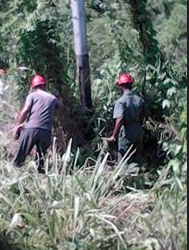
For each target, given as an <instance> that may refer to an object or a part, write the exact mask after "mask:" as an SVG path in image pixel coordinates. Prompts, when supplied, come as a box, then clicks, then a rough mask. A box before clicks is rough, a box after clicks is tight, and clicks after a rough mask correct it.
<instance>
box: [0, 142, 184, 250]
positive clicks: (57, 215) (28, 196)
mask: <svg viewBox="0 0 189 250" xmlns="http://www.w3.org/2000/svg"><path fill="white" fill-rule="evenodd" d="M54 148H55V147H54ZM70 150H71V143H70V144H69V146H68V149H67V151H66V153H65V154H64V155H63V156H60V155H58V154H57V152H56V151H53V154H52V156H50V155H49V158H48V160H47V162H46V175H44V176H39V175H38V174H37V173H36V170H35V168H36V166H35V163H34V162H28V163H27V164H26V165H25V167H27V171H25V169H21V170H14V169H10V166H9V164H8V163H6V162H4V164H1V168H0V171H1V172H0V214H1V217H0V223H1V229H0V232H1V234H3V235H6V237H5V239H8V243H9V244H12V245H13V246H14V245H15V244H17V245H19V247H20V249H28V250H29V249H32V250H34V249H37V250H43V249H49V250H51V249H52V250H55V249H62V250H63V249H67V250H72V249H83V250H89V249H94V250H97V249H99V250H100V249H102V250H108V249H112V250H114V249H121V250H125V249H129V250H141V249H145V250H151V249H157V250H159V249H162V247H164V246H166V249H177V250H179V249H185V247H186V237H187V233H186V199H185V195H186V192H187V190H186V183H184V182H183V181H182V179H179V178H178V175H177V172H176V171H175V172H174V173H175V174H174V176H172V177H170V176H169V170H170V167H171V166H170V165H169V166H168V167H167V168H166V169H164V170H162V173H159V179H158V181H157V182H156V183H155V185H154V187H153V188H152V189H151V190H146V191H142V190H135V189H133V188H131V187H129V186H127V188H128V189H130V190H131V192H129V193H121V190H122V189H123V188H124V186H125V184H126V183H125V182H124V179H125V177H128V176H130V175H129V174H128V173H127V172H125V163H126V161H127V160H128V158H129V157H128V158H127V159H126V161H122V162H120V164H119V165H115V166H114V168H112V169H107V158H108V154H104V152H103V151H102V152H101V153H100V155H99V157H98V159H97V161H94V165H89V162H88V161H86V163H85V165H84V166H83V167H82V168H80V169H78V168H77V160H78V156H79V151H78V152H77V154H76V155H75V156H74V155H73V154H72V153H71V151H70ZM1 163H2V162H1ZM51 164H52V166H53V167H52V168H51V169H50V170H48V167H49V166H50V165H51ZM130 177H131V176H130ZM126 185H127V184H126ZM160 216H161V220H160Z"/></svg>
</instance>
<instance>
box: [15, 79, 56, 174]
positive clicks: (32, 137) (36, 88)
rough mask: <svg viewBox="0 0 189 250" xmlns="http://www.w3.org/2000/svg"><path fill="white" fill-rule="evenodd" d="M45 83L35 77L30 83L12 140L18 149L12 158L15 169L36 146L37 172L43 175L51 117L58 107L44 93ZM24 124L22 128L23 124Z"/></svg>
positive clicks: (54, 99) (48, 144) (52, 98)
mask: <svg viewBox="0 0 189 250" xmlns="http://www.w3.org/2000/svg"><path fill="white" fill-rule="evenodd" d="M46 85H47V83H46V81H45V79H44V78H43V77H42V76H41V75H35V76H34V77H33V78H32V80H31V82H30V87H31V92H30V93H29V95H28V96H27V98H26V101H25V105H24V107H23V109H22V111H21V112H20V114H19V115H18V121H17V124H16V126H15V129H14V138H15V139H19V147H18V150H17V153H16V155H15V157H14V160H13V164H14V166H15V167H21V166H22V165H23V163H24V161H25V159H26V157H27V156H28V155H29V153H30V152H31V150H32V149H33V147H34V146H36V150H37V154H36V160H37V166H38V171H39V172H41V173H44V159H43V156H44V155H45V153H46V150H47V149H48V147H49V146H50V143H51V129H52V117H53V113H54V111H55V110H56V109H57V108H58V107H59V101H58V99H57V98H56V97H55V96H54V95H52V94H51V93H48V92H47V91H46ZM25 121H26V124H25V125H24V126H23V123H24V122H25Z"/></svg>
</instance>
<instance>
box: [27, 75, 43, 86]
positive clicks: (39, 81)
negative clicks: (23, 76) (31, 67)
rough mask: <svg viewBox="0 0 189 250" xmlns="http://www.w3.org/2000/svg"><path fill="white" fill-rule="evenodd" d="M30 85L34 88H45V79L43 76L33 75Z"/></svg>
mask: <svg viewBox="0 0 189 250" xmlns="http://www.w3.org/2000/svg"><path fill="white" fill-rule="evenodd" d="M30 86H31V88H32V89H36V88H42V89H45V88H46V81H45V79H44V77H43V76H40V75H35V76H34V77H33V78H32V79H31V82H30Z"/></svg>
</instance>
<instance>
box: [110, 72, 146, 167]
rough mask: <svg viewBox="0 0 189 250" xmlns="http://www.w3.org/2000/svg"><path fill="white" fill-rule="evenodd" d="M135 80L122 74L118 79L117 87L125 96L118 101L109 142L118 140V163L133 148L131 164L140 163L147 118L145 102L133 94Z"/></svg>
mask: <svg viewBox="0 0 189 250" xmlns="http://www.w3.org/2000/svg"><path fill="white" fill-rule="evenodd" d="M133 82H134V81H133V78H132V76H131V75H129V74H127V73H125V72H122V73H121V74H120V75H119V76H118V79H117V82H116V84H117V86H118V87H119V88H121V89H122V91H123V95H122V96H121V97H120V98H119V99H118V100H117V101H116V103H115V107H114V114H113V118H114V119H115V126H114V130H113V133H112V135H111V137H110V138H108V141H109V142H115V141H117V139H118V161H120V160H121V159H122V158H123V156H124V155H125V153H126V152H127V151H128V149H129V148H130V147H131V146H132V151H133V152H135V153H133V155H132V157H131V158H130V160H129V163H130V162H136V163H139V162H140V158H141V150H142V144H143V129H142V125H143V120H144V118H145V117H146V114H147V112H146V108H145V103H144V100H143V99H142V98H141V97H139V96H138V95H136V94H134V93H133V92H132V86H133Z"/></svg>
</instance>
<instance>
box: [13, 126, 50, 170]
mask: <svg viewBox="0 0 189 250" xmlns="http://www.w3.org/2000/svg"><path fill="white" fill-rule="evenodd" d="M50 143H51V131H49V130H46V129H40V128H26V129H23V130H22V132H21V135H20V139H19V147H18V150H17V153H16V155H15V157H14V160H13V164H14V166H16V167H21V166H22V165H23V163H24V161H25V159H26V157H27V156H28V155H29V153H30V152H31V150H32V149H33V148H34V146H36V162H37V166H38V170H39V171H40V169H41V168H43V166H44V159H43V158H44V156H45V154H46V151H47V149H48V147H49V146H50Z"/></svg>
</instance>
